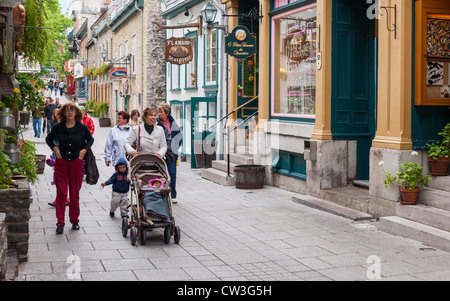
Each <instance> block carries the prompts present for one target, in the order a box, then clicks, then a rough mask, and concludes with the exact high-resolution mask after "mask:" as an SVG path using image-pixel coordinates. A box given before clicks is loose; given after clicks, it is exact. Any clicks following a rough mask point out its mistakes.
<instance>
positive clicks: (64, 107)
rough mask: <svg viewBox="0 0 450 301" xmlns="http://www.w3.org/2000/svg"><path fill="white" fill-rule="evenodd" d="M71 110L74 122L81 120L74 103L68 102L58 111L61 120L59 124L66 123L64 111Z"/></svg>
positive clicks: (81, 114)
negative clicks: (73, 112)
mask: <svg viewBox="0 0 450 301" xmlns="http://www.w3.org/2000/svg"><path fill="white" fill-rule="evenodd" d="M69 108H71V109H73V110H75V121H81V120H83V113H81V110H80V108H78V107H77V106H76V105H75V104H74V103H71V102H68V103H66V104H65V105H63V106H62V107H61V109H60V111H59V116H60V118H61V122H66V121H67V120H66V111H67V110H68V109H69Z"/></svg>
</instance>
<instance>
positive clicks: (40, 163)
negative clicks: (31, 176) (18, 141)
mask: <svg viewBox="0 0 450 301" xmlns="http://www.w3.org/2000/svg"><path fill="white" fill-rule="evenodd" d="M45 158H46V156H45V155H36V167H37V173H38V174H43V173H44V169H45Z"/></svg>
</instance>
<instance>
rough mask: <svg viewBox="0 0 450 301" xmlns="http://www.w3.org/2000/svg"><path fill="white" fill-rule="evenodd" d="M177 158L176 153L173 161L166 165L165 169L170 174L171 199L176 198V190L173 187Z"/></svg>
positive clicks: (175, 179) (175, 177)
mask: <svg viewBox="0 0 450 301" xmlns="http://www.w3.org/2000/svg"><path fill="white" fill-rule="evenodd" d="M174 155H175V154H174ZM177 159H178V155H175V161H173V162H172V163H170V164H168V165H167V171H168V172H169V176H170V190H171V191H170V196H171V197H172V199H176V198H177V190H176V188H175V187H176V185H177Z"/></svg>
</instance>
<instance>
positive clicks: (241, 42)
mask: <svg viewBox="0 0 450 301" xmlns="http://www.w3.org/2000/svg"><path fill="white" fill-rule="evenodd" d="M225 52H226V53H227V54H229V55H231V56H234V57H235V58H237V59H245V58H247V57H249V56H252V55H253V54H255V52H256V38H255V36H254V35H253V34H251V33H250V32H249V30H248V29H247V27H245V26H242V25H238V26H236V27H235V28H233V30H232V31H231V33H230V34H229V35H227V36H226V37H225Z"/></svg>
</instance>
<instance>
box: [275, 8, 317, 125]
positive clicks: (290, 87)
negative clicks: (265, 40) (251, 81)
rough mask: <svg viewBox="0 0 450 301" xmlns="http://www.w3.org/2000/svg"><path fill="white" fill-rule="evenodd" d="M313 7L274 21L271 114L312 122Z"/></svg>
mask: <svg viewBox="0 0 450 301" xmlns="http://www.w3.org/2000/svg"><path fill="white" fill-rule="evenodd" d="M316 14H317V12H316V7H315V5H310V6H307V7H303V8H300V9H296V10H294V11H292V12H290V13H285V14H282V15H279V16H275V17H273V27H272V28H273V37H274V39H275V43H274V44H275V45H274V49H273V52H272V53H273V57H272V66H273V68H272V70H273V71H272V72H273V73H272V88H273V89H272V91H273V92H272V114H273V115H275V116H277V115H278V116H285V117H302V118H314V116H315V103H316V36H317V29H316Z"/></svg>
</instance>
